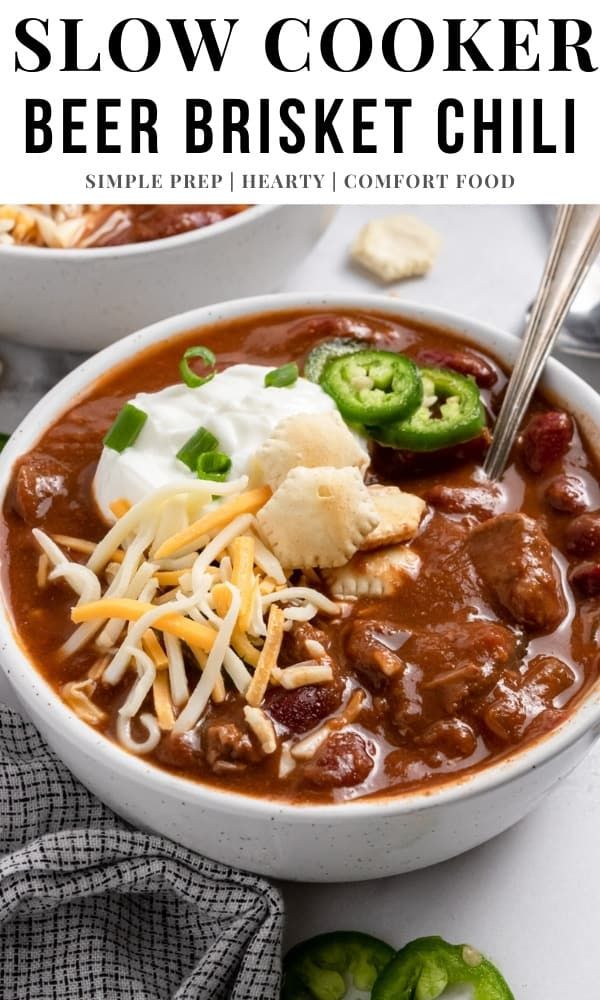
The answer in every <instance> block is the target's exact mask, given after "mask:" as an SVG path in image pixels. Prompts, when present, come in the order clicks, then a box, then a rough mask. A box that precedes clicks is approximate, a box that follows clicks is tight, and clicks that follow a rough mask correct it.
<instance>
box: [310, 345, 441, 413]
mask: <svg viewBox="0 0 600 1000" xmlns="http://www.w3.org/2000/svg"><path fill="white" fill-rule="evenodd" d="M321 386H322V388H323V389H324V390H325V392H328V393H329V395H330V396H331V397H332V399H333V400H334V401H335V403H336V404H337V408H338V410H339V411H340V413H341V414H342V416H343V417H344V418H345V419H346V420H349V421H351V422H353V423H357V424H388V423H391V422H392V421H394V420H400V419H401V418H402V417H406V416H408V415H409V414H410V413H413V412H414V410H416V409H417V407H418V406H419V404H420V403H421V400H422V398H423V385H422V382H421V379H420V378H419V373H418V369H417V366H416V365H415V363H414V361H412V359H411V358H407V357H406V355H404V354H394V353H392V351H359V352H358V353H356V354H348V355H346V356H345V357H341V358H333V359H332V360H330V361H328V362H327V364H326V365H325V369H324V371H323V375H322V377H321Z"/></svg>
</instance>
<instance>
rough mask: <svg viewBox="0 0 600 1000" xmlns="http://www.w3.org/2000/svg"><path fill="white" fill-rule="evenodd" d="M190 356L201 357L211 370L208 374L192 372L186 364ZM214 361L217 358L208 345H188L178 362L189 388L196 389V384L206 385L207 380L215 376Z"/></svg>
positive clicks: (215, 361)
mask: <svg viewBox="0 0 600 1000" xmlns="http://www.w3.org/2000/svg"><path fill="white" fill-rule="evenodd" d="M190 358H202V360H203V361H204V363H205V364H206V365H207V366H208V367H209V368H212V369H213V370H212V371H210V372H209V373H208V375H196V372H193V371H192V369H191V368H190V366H189V364H188V360H189V359H190ZM216 363H217V359H216V357H215V356H214V354H213V352H212V351H211V350H209V348H208V347H188V349H187V351H186V352H185V354H184V355H183V357H182V359H181V361H180V362H179V371H180V372H181V377H182V379H183V381H184V382H185V384H186V385H187V386H188V387H189V388H190V389H197V388H198V386H200V385H206V383H207V382H210V380H211V379H213V378H214V377H215V371H214V367H215V365H216Z"/></svg>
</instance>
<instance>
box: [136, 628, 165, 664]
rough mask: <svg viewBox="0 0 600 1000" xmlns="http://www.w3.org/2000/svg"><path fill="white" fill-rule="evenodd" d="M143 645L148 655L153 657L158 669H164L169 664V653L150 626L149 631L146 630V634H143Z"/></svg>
mask: <svg viewBox="0 0 600 1000" xmlns="http://www.w3.org/2000/svg"><path fill="white" fill-rule="evenodd" d="M142 645H143V647H144V649H145V651H146V652H147V653H148V656H149V657H150V658H151V659H152V662H153V663H154V666H155V667H156V669H157V670H164V668H165V667H167V666H168V665H169V659H168V657H167V654H166V653H165V651H164V649H163V648H162V646H161V644H160V642H159V641H158V639H157V638H156V633H155V632H153V631H152V629H151V628H149V629H148V631H147V632H144V635H143V636H142Z"/></svg>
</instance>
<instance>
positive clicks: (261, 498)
mask: <svg viewBox="0 0 600 1000" xmlns="http://www.w3.org/2000/svg"><path fill="white" fill-rule="evenodd" d="M211 488H212V485H211ZM270 496H271V490H270V489H269V487H268V486H260V487H258V488H257V489H255V490H248V491H247V492H246V493H241V494H240V495H239V496H237V497H233V498H232V499H231V500H226V501H225V502H224V503H222V504H221V505H220V506H219V507H216V508H215V509H214V510H211V511H209V512H208V513H207V514H204V516H203V517H201V518H199V519H198V520H197V521H194V523H193V524H190V525H189V527H188V528H186V529H185V530H184V531H180V532H179V533H178V534H176V535H173V536H172V537H171V538H170V539H169V540H168V541H166V542H163V544H162V545H161V546H160V548H159V549H158V551H157V552H156V558H157V559H164V558H165V557H166V556H172V555H173V554H174V553H175V552H181V550H182V549H186V548H188V547H189V546H190V545H194V544H195V543H197V542H198V541H199V539H201V538H202V537H203V536H204V535H209V534H212V533H213V532H214V531H218V530H219V529H221V528H223V527H225V525H227V524H229V522H230V521H233V520H234V518H236V517H239V515H240V514H256V512H257V511H259V510H260V508H261V507H264V505H265V504H266V502H267V500H268V499H269V497H270Z"/></svg>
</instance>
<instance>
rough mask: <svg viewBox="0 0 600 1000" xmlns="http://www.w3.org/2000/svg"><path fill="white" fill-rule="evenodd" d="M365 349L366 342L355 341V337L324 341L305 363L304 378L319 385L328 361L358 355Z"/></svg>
mask: <svg viewBox="0 0 600 1000" xmlns="http://www.w3.org/2000/svg"><path fill="white" fill-rule="evenodd" d="M364 349H365V342H364V340H355V339H354V337H332V338H331V340H324V341H322V343H320V344H317V346H316V347H313V349H312V351H311V352H310V354H309V355H308V356H307V358H306V361H305V362H304V378H307V379H308V380H309V381H310V382H316V383H317V384H318V383H319V382H320V381H321V376H322V375H323V369H324V368H325V365H326V364H327V362H328V361H331V359H332V358H340V357H342V356H343V355H346V354H356V352H357V351H364Z"/></svg>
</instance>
